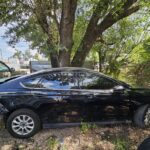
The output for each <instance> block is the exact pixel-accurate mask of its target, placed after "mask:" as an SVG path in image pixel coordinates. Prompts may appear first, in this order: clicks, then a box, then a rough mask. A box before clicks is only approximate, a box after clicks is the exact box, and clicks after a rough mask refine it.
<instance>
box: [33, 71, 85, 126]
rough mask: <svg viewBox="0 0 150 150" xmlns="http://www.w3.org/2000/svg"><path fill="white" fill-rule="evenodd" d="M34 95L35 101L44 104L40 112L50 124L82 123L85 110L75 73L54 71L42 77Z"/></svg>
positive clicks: (34, 90)
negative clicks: (37, 100)
mask: <svg viewBox="0 0 150 150" xmlns="http://www.w3.org/2000/svg"><path fill="white" fill-rule="evenodd" d="M32 93H33V94H34V99H39V101H40V103H42V108H41V109H40V110H39V111H42V112H40V114H43V116H42V118H44V120H46V121H47V122H48V123H62V122H63V123H64V122H67V123H68V122H80V121H82V119H83V118H82V116H83V115H84V112H85V110H84V109H83V108H84V107H83V100H82V99H81V98H80V89H79V85H78V80H77V75H76V73H75V72H74V71H71V70H62V71H53V72H49V73H46V74H44V75H42V76H41V80H40V82H39V83H38V88H35V89H33V90H32Z"/></svg>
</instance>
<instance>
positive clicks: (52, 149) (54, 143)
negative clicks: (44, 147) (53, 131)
mask: <svg viewBox="0 0 150 150" xmlns="http://www.w3.org/2000/svg"><path fill="white" fill-rule="evenodd" d="M58 145H59V141H58V140H57V139H56V138H54V137H50V138H49V140H48V147H49V150H56V149H57V148H58Z"/></svg>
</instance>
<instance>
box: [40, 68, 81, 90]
mask: <svg viewBox="0 0 150 150" xmlns="http://www.w3.org/2000/svg"><path fill="white" fill-rule="evenodd" d="M40 87H41V88H46V89H78V81H77V77H76V74H75V73H74V72H71V71H68V72H67V71H62V72H52V73H49V74H47V75H45V76H43V77H42V80H41V82H40Z"/></svg>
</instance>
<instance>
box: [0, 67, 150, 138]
mask: <svg viewBox="0 0 150 150" xmlns="http://www.w3.org/2000/svg"><path fill="white" fill-rule="evenodd" d="M149 104H150V90H149V89H134V88H132V87H131V86H130V85H128V84H126V83H124V82H121V81H117V80H114V79H112V78H110V77H107V76H105V75H103V74H100V73H98V72H95V71H92V70H89V69H84V68H54V69H51V70H47V71H40V72H36V73H33V74H30V75H24V76H21V77H15V78H10V79H7V80H5V81H3V82H1V84H0V113H1V115H3V116H4V117H3V118H4V121H5V124H6V128H7V130H8V131H9V132H10V134H11V135H13V136H14V137H17V138H29V137H31V136H33V135H34V134H35V133H37V132H38V131H39V130H40V129H41V128H42V127H52V126H61V125H74V124H80V123H81V122H91V123H93V122H94V123H102V124H105V123H107V124H108V123H123V122H128V121H133V122H134V123H135V124H136V125H137V126H139V127H142V128H144V127H148V126H149V124H150V107H149Z"/></svg>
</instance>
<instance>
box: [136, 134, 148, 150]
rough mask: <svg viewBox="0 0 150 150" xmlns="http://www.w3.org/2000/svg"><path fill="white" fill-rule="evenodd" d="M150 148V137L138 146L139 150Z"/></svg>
mask: <svg viewBox="0 0 150 150" xmlns="http://www.w3.org/2000/svg"><path fill="white" fill-rule="evenodd" d="M149 149H150V137H149V138H146V139H145V140H144V141H143V142H142V143H141V144H140V145H139V147H138V150H149Z"/></svg>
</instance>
